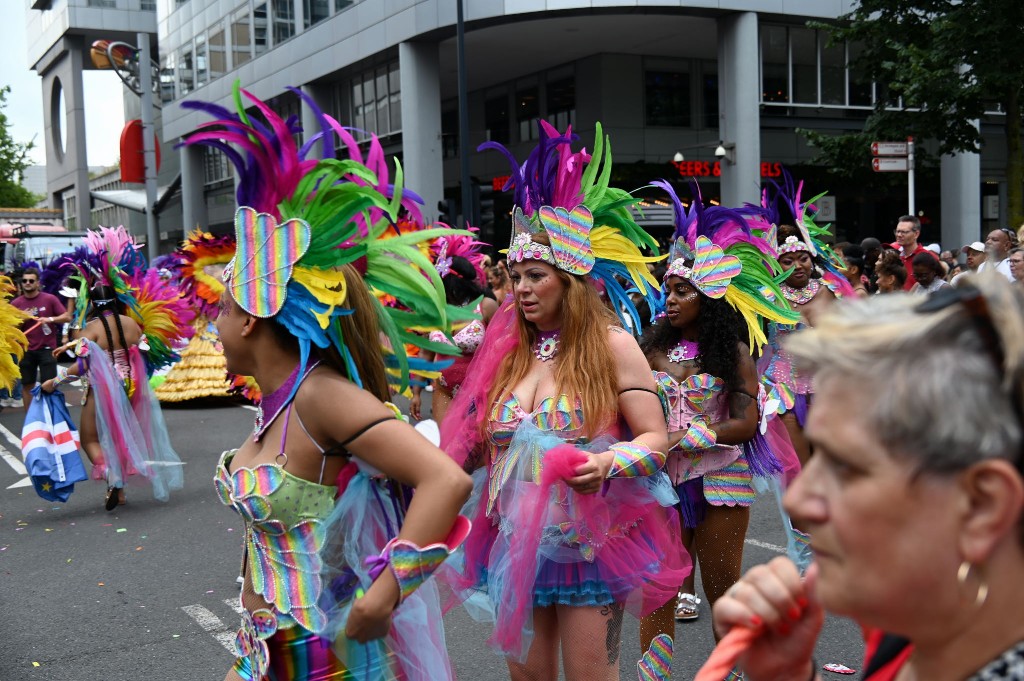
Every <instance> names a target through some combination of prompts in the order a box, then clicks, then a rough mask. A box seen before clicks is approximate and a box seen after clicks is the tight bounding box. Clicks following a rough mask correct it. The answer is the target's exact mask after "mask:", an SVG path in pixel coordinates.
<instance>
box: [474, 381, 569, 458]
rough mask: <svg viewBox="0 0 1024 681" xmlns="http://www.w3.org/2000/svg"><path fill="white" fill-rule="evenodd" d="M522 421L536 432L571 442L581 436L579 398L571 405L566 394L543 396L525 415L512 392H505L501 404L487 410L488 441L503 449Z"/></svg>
mask: <svg viewBox="0 0 1024 681" xmlns="http://www.w3.org/2000/svg"><path fill="white" fill-rule="evenodd" d="M526 420H529V421H530V422H531V423H533V425H535V426H536V427H537V428H539V429H540V430H543V431H548V432H556V433H558V434H559V435H561V436H562V437H563V438H564V439H566V440H575V439H577V438H579V437H581V436H582V434H583V405H582V404H581V403H580V400H579V398H576V400H575V404H573V403H572V402H571V401H570V399H569V396H568V395H558V396H551V397H545V398H544V399H543V400H541V402H540V404H538V405H537V408H536V409H535V410H533V412H528V411H526V410H525V409H523V406H522V404H520V402H519V398H518V397H516V395H515V393H509V396H508V398H507V399H505V401H504V402H498V403H497V404H495V405H494V408H493V409H492V410H491V417H490V420H489V422H488V427H487V432H488V434H489V435H490V439H491V442H492V443H493V444H494V445H496V446H497V447H507V446H508V445H509V443H510V442H512V436H513V435H515V432H516V429H517V428H518V427H519V424H520V423H522V422H523V421H526Z"/></svg>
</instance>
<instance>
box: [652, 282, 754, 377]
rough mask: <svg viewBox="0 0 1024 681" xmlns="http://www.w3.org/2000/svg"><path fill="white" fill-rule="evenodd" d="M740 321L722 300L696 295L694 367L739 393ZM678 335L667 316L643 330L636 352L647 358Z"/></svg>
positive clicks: (669, 345) (666, 347) (670, 344)
mask: <svg viewBox="0 0 1024 681" xmlns="http://www.w3.org/2000/svg"><path fill="white" fill-rule="evenodd" d="M742 329H743V322H742V320H741V319H740V316H739V314H738V313H737V312H736V310H734V309H733V308H732V306H731V305H729V303H727V302H725V299H724V298H709V297H707V296H705V295H703V294H701V296H700V311H699V312H698V313H697V346H698V349H699V351H700V354H699V355H698V356H697V368H698V369H700V370H701V372H704V373H708V374H711V375H712V376H715V377H717V378H720V379H722V380H723V381H724V382H725V388H726V390H729V391H742V390H743V382H742V380H741V379H740V374H739V364H738V363H737V361H736V355H737V353H738V352H739V344H740V343H741V342H742V341H743V337H742V335H741V333H742ZM680 337H681V334H680V332H679V329H676V328H674V327H673V326H672V325H671V324H670V323H669V320H668V318H667V317H662V318H661V319H659V320H658V321H657V323H655V324H654V325H652V326H650V327H648V328H647V330H646V331H644V334H643V336H641V338H640V349H642V350H643V351H644V354H645V355H647V356H648V357H650V356H651V355H653V354H654V353H657V352H668V351H669V350H670V349H672V347H673V346H675V344H676V343H678V342H679V339H680Z"/></svg>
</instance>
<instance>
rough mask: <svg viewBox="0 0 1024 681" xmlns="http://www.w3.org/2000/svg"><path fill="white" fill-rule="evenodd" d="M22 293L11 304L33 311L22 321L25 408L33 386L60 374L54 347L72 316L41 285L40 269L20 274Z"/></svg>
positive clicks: (29, 399) (29, 402)
mask: <svg viewBox="0 0 1024 681" xmlns="http://www.w3.org/2000/svg"><path fill="white" fill-rule="evenodd" d="M21 291H22V293H21V295H20V296H18V297H17V298H15V299H14V300H12V301H11V305H13V306H14V307H16V308H18V309H19V310H24V311H25V312H28V313H29V314H30V315H32V319H29V320H27V321H26V322H24V324H23V325H22V328H23V330H24V331H25V335H26V336H27V337H28V349H27V350H26V351H25V356H24V357H23V358H22V360H21V385H22V393H23V398H24V404H25V409H26V411H27V410H28V406H29V405H30V404H31V403H32V388H34V387H35V385H36V383H42V382H44V381H47V380H49V379H51V378H54V377H55V376H56V375H57V360H56V358H55V357H54V356H53V349H54V348H55V347H57V346H58V345H59V344H60V325H61V324H63V323H64V322H66V321H69V320H70V316H69V315H68V314H67V310H66V309H65V308H64V303H62V302H61V301H60V298H58V297H57V296H54V295H51V294H49V293H46V292H45V291H41V290H40V289H39V270H38V269H36V268H35V267H26V268H25V270H24V271H23V272H22V275H21Z"/></svg>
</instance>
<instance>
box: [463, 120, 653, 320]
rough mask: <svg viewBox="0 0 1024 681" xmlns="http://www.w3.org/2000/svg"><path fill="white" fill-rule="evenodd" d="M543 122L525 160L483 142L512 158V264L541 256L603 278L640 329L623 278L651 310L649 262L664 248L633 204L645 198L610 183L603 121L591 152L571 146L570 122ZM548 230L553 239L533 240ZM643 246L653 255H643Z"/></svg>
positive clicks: (617, 306)
mask: <svg viewBox="0 0 1024 681" xmlns="http://www.w3.org/2000/svg"><path fill="white" fill-rule="evenodd" d="M538 122H539V125H540V141H539V142H538V143H537V146H536V148H534V150H533V151H532V152H530V155H529V157H527V159H526V162H525V163H523V164H522V165H520V164H519V162H518V161H516V158H515V157H514V156H513V155H512V154H511V152H509V150H508V149H506V148H505V147H504V146H502V145H501V144H498V143H497V142H485V143H484V144H482V145H480V147H479V149H480V150H484V149H496V150H498V151H500V152H501V153H503V154H505V156H506V157H507V158H508V160H509V162H510V163H511V165H512V174H511V176H510V177H509V179H508V182H506V183H505V187H504V189H505V190H508V189H509V188H512V189H513V190H514V201H515V209H514V210H513V226H512V242H511V244H510V245H509V249H508V260H509V263H513V262H520V261H522V260H528V259H531V260H541V261H544V262H547V263H549V264H551V265H553V266H555V267H557V268H559V269H561V270H564V271H566V272H569V273H571V274H576V275H589V276H590V277H591V278H592V279H594V280H595V281H597V282H600V283H601V284H602V285H603V288H604V291H605V293H606V294H607V295H608V297H609V299H610V300H611V302H612V306H613V309H615V310H616V311H617V312H618V311H620V310H625V312H626V314H629V316H630V317H631V318H632V321H633V324H631V325H630V324H627V326H629V327H630V328H633V329H640V328H641V326H642V325H641V323H640V315H639V313H638V312H637V310H636V306H635V305H634V304H633V301H632V300H630V297H629V291H627V290H626V289H625V288H623V286H622V285H621V284H620V283H619V281H618V280H617V277H622V278H623V279H625V280H627V281H631V282H632V283H633V285H634V286H635V287H636V290H637V291H638V292H639V293H640V294H641V295H642V296H644V298H645V299H647V301H648V304H649V305H650V308H651V309H652V310H653V309H654V308H655V306H656V291H657V290H658V281H657V279H655V278H654V276H653V275H651V273H650V272H649V271H648V269H647V263H649V262H657V261H659V260H661V259H662V258H663V256H659V255H658V243H657V241H655V240H654V238H652V237H651V235H649V234H648V233H647V232H645V231H644V230H643V228H641V227H640V226H639V225H638V224H636V221H635V219H634V217H633V214H632V213H631V212H630V210H629V208H630V206H632V205H633V204H634V203H636V202H637V201H638V200H639V199H636V198H634V197H633V196H632V195H631V194H629V192H626V191H624V190H622V189H615V188H613V187H609V186H608V180H609V178H610V177H611V172H612V152H611V143H610V141H609V140H608V138H607V137H606V136H605V135H604V134H603V132H602V129H601V124H600V123H598V124H597V131H596V133H595V137H594V153H593V156H591V155H590V154H588V153H587V152H586V150H582V151H578V152H573V151H572V149H571V145H572V142H574V141H576V140H577V139H578V138H577V136H575V135H573V133H572V129H571V127H570V128H567V129H566V131H565V134H560V133H559V132H558V130H556V129H555V128H554V127H552V126H551V125H549V124H548V123H547V121H544V120H540V121H538ZM542 231H543V232H546V233H547V235H548V239H549V241H550V243H551V245H550V246H548V245H545V244H542V243H539V242H537V241H534V240H533V236H534V235H537V234H539V233H540V232H542ZM644 248H648V249H650V250H651V252H652V253H654V256H644V255H643V253H642V252H641V249H644ZM621 314H622V313H621V312H620V316H621ZM623 321H625V320H623Z"/></svg>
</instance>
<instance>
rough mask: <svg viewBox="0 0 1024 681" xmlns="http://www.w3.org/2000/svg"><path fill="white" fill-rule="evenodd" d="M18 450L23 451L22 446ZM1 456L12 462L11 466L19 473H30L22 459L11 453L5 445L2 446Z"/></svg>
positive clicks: (0, 449) (9, 462) (0, 447)
mask: <svg viewBox="0 0 1024 681" xmlns="http://www.w3.org/2000/svg"><path fill="white" fill-rule="evenodd" d="M18 451H21V450H20V448H19V450H18ZM0 458H2V459H3V460H4V461H6V462H7V463H8V464H10V466H11V468H13V469H14V472H15V473H17V474H18V475H28V471H27V470H25V464H24V463H22V461H21V459H19V458H18V457H16V456H14V455H13V454H11V453H10V452H9V451H7V449H5V448H4V447H3V446H0Z"/></svg>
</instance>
